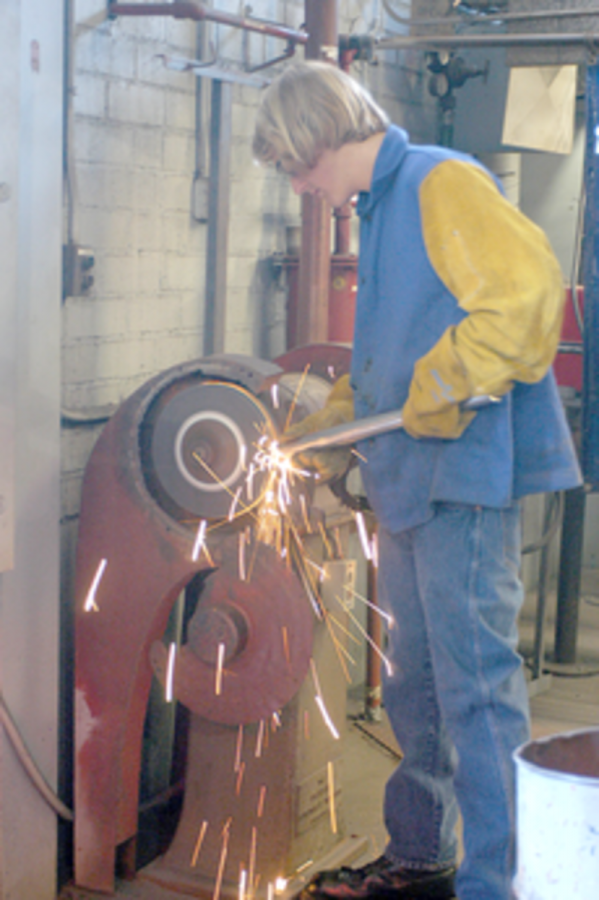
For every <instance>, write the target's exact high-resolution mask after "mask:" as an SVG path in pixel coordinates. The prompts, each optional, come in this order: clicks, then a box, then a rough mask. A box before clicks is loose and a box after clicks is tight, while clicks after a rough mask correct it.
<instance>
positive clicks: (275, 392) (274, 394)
mask: <svg viewBox="0 0 599 900" xmlns="http://www.w3.org/2000/svg"><path fill="white" fill-rule="evenodd" d="M270 396H271V398H272V405H273V406H274V408H275V409H278V408H279V385H278V384H273V385H272V387H271V389H270Z"/></svg>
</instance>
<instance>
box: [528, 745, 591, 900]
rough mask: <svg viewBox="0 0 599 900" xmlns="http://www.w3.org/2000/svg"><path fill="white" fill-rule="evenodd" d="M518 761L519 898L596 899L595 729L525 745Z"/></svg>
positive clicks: (531, 899)
mask: <svg viewBox="0 0 599 900" xmlns="http://www.w3.org/2000/svg"><path fill="white" fill-rule="evenodd" d="M514 759H515V762H516V785H517V804H516V823H517V825H516V845H517V854H518V866H517V872H516V878H515V880H514V891H515V894H516V897H518V900H597V897H599V728H594V729H589V730H585V731H576V732H572V733H569V734H559V735H554V736H552V737H549V738H544V739H542V740H538V741H531V742H529V743H527V744H524V745H523V746H522V747H520V748H519V749H518V750H516V752H515V754H514Z"/></svg>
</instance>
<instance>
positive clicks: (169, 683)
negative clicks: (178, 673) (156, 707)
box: [164, 642, 177, 703]
mask: <svg viewBox="0 0 599 900" xmlns="http://www.w3.org/2000/svg"><path fill="white" fill-rule="evenodd" d="M176 655H177V645H176V644H175V643H174V642H173V643H171V644H170V645H169V648H168V660H167V663H166V679H165V689H164V699H165V700H166V702H167V703H172V702H173V680H174V677H175V657H176Z"/></svg>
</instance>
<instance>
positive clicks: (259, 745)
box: [254, 719, 264, 759]
mask: <svg viewBox="0 0 599 900" xmlns="http://www.w3.org/2000/svg"><path fill="white" fill-rule="evenodd" d="M263 740H264V719H260V723H259V725H258V734H257V736H256V749H255V751H254V756H255V757H256V759H260V757H261V756H262V742H263Z"/></svg>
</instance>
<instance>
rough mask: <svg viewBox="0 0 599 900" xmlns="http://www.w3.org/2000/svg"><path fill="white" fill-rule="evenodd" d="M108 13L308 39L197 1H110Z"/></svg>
mask: <svg viewBox="0 0 599 900" xmlns="http://www.w3.org/2000/svg"><path fill="white" fill-rule="evenodd" d="M108 12H109V15H110V16H172V18H174V19H193V20H194V21H195V22H202V21H203V20H204V19H207V20H208V21H210V22H218V23H220V24H221V25H231V26H233V27H234V28H242V29H244V31H258V32H260V34H267V35H269V36H270V37H278V38H283V40H286V41H293V42H294V43H296V44H305V43H307V41H308V35H307V34H306V32H305V31H297V30H296V29H294V28H287V26H286V25H278V24H276V23H275V22H262V21H260V20H259V19H248V18H247V17H246V16H234V15H232V13H226V12H221V11H220V10H216V9H206V7H205V6H204V5H203V4H202V3H199V2H197V0H184V2H175V3H111V4H110V5H109V7H108Z"/></svg>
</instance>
